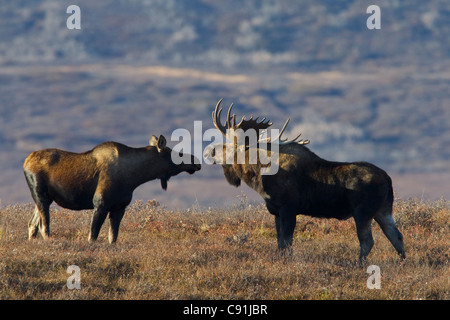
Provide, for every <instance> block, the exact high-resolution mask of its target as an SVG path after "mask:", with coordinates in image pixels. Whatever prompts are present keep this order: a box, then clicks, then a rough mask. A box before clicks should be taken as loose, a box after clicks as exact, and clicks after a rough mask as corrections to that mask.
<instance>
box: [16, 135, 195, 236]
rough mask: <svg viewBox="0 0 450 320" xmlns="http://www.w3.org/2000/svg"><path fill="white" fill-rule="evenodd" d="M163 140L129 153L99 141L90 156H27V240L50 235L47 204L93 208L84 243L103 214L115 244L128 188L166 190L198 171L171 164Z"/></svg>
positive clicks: (55, 152) (48, 153) (50, 153)
mask: <svg viewBox="0 0 450 320" xmlns="http://www.w3.org/2000/svg"><path fill="white" fill-rule="evenodd" d="M171 154H172V150H171V149H170V148H169V147H167V146H166V138H165V137H164V136H162V135H160V136H159V137H158V138H156V137H155V136H151V138H150V142H149V145H148V146H146V147H143V148H131V147H128V146H126V145H123V144H121V143H117V142H104V143H101V144H99V145H98V146H96V147H95V148H93V149H92V150H90V151H87V152H84V153H72V152H67V151H63V150H58V149H45V150H40V151H35V152H32V153H31V154H30V155H29V156H28V157H27V158H26V159H25V162H24V166H23V169H24V173H25V177H26V180H27V183H28V187H29V188H30V191H31V195H32V197H33V199H34V202H35V203H36V206H35V210H34V213H33V216H32V217H31V219H30V221H29V223H28V236H29V238H30V239H31V238H34V237H36V236H37V233H38V231H40V233H41V235H42V236H43V238H44V239H46V238H48V237H49V236H50V212H49V208H50V204H51V203H52V202H53V201H55V202H56V203H57V204H59V205H60V206H61V207H64V208H67V209H72V210H83V209H94V214H93V216H92V221H91V230H90V233H89V240H90V241H93V240H96V239H97V237H98V234H99V231H100V228H101V226H102V224H103V222H104V221H105V218H106V216H107V215H108V212H109V220H110V228H109V235H108V239H109V242H110V243H113V242H115V241H116V240H117V236H118V233H119V225H120V221H121V220H122V217H123V215H124V212H125V208H126V207H127V206H128V204H129V203H130V202H131V199H132V195H133V191H134V189H136V188H137V187H138V186H139V185H141V184H143V183H145V182H147V181H150V180H154V179H160V180H161V186H162V188H163V189H164V190H166V189H167V181H168V180H169V178H170V177H172V176H176V175H177V174H179V173H181V172H183V171H186V172H188V173H190V174H193V173H194V172H195V171H198V170H200V168H201V166H200V164H199V163H200V162H199V160H198V159H195V158H194V157H193V156H191V162H190V163H181V164H174V163H173V161H172V157H171Z"/></svg>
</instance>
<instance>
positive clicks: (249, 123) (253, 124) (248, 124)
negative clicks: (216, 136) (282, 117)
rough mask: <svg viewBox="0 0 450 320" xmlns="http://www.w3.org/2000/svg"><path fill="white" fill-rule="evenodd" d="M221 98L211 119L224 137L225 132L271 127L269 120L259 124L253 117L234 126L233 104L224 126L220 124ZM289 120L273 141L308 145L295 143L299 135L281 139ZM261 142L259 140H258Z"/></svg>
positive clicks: (303, 141)
mask: <svg viewBox="0 0 450 320" xmlns="http://www.w3.org/2000/svg"><path fill="white" fill-rule="evenodd" d="M222 100H223V98H222V99H220V100H219V101H218V102H217V104H216V108H215V109H214V111H213V113H212V119H213V122H214V126H215V127H216V129H218V130H219V131H220V132H221V133H222V134H223V135H224V136H225V137H226V136H227V130H229V129H233V130H237V129H242V130H243V131H246V130H248V129H254V130H265V129H267V128H268V127H270V126H271V125H272V122H271V121H270V120H267V121H266V122H265V120H266V118H265V117H264V118H262V119H261V121H260V122H258V119H259V117H256V118H255V119H253V115H251V116H250V119H248V120H246V119H245V116H243V117H242V119H241V121H240V122H239V123H238V124H236V115H235V114H233V115H231V109H232V108H233V103H232V104H231V105H230V107H229V108H228V113H227V119H226V121H225V125H223V124H222V123H221V122H220V114H221V113H222V110H223V109H222V108H220V103H221V102H222ZM289 120H290V119H287V121H286V123H285V124H284V126H283V128H282V129H281V131H280V133H279V135H278V136H277V137H276V138H275V139H274V140H273V141H279V144H288V143H298V144H308V143H309V140H298V141H296V140H297V139H298V138H299V137H300V136H301V133H300V134H299V135H298V136H297V137H295V138H294V139H291V140H288V139H284V140H282V139H281V135H282V134H283V132H284V130H285V129H286V127H287V125H288V123H289ZM260 141H261V140H260ZM266 142H267V143H269V142H271V138H267V139H266Z"/></svg>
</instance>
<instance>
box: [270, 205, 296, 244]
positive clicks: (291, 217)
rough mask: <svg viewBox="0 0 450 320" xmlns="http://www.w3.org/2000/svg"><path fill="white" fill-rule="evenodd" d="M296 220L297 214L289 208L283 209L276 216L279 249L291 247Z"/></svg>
mask: <svg viewBox="0 0 450 320" xmlns="http://www.w3.org/2000/svg"><path fill="white" fill-rule="evenodd" d="M296 221H297V220H296V215H295V214H294V213H292V211H290V210H288V209H281V210H280V213H279V214H278V215H276V216H275V227H276V228H277V240H278V249H279V250H281V251H285V250H286V249H290V248H291V246H292V239H293V237H294V229H295V224H296Z"/></svg>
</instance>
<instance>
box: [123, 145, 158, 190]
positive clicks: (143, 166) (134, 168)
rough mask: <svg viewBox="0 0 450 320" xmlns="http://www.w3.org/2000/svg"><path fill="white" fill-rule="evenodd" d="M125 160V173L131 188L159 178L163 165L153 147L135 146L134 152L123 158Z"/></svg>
mask: <svg viewBox="0 0 450 320" xmlns="http://www.w3.org/2000/svg"><path fill="white" fill-rule="evenodd" d="M124 160H125V161H126V164H127V165H126V168H127V169H126V170H125V172H126V173H125V172H124V173H125V174H126V175H127V176H129V177H131V179H130V180H129V181H130V184H131V185H132V187H133V188H137V187H138V186H139V185H141V184H143V183H145V182H147V181H150V180H154V179H156V178H159V175H160V174H161V172H162V171H163V168H162V167H163V166H164V165H165V164H164V163H163V162H164V161H163V160H162V159H160V157H159V155H158V151H157V150H156V148H155V147H146V148H136V149H134V152H133V153H131V154H130V155H129V156H128V157H126V158H125V159H124Z"/></svg>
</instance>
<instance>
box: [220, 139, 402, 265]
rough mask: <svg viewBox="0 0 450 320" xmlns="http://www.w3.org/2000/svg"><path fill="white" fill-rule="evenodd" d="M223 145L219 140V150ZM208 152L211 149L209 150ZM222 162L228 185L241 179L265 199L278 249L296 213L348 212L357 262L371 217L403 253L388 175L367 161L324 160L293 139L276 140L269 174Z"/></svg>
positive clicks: (286, 244)
mask: <svg viewBox="0 0 450 320" xmlns="http://www.w3.org/2000/svg"><path fill="white" fill-rule="evenodd" d="M226 146H227V144H224V145H223V148H224V150H223V152H224V153H223V154H225V153H226V151H225V148H226ZM246 152H247V154H248V152H249V150H247V151H246ZM214 156H215V153H213V154H212V155H211V157H212V158H214ZM247 159H248V156H247ZM215 160H218V161H217V162H219V163H224V162H225V159H215ZM222 167H223V171H224V175H225V178H226V179H227V181H228V182H229V183H230V184H232V185H234V186H236V187H237V186H239V185H240V183H241V180H242V181H244V182H245V183H246V184H247V185H248V186H250V187H251V188H252V189H254V190H255V191H256V192H258V193H259V194H260V195H261V196H262V198H263V199H264V200H265V202H266V206H267V209H268V211H269V212H270V213H271V214H273V215H274V216H275V223H276V229H277V238H278V247H279V248H280V249H282V250H284V249H286V248H290V246H291V245H292V238H293V233H294V228H295V224H296V215H297V214H304V215H310V216H313V217H323V218H336V219H348V218H350V217H353V218H354V220H355V223H356V230H357V234H358V239H359V241H360V248H361V250H360V261H363V260H364V259H365V258H366V257H367V255H368V254H369V252H370V250H371V248H372V246H373V238H372V232H371V223H372V219H375V220H376V221H377V222H378V224H379V225H380V226H381V228H382V229H383V231H384V233H385V235H386V236H387V237H388V239H389V240H390V242H391V243H392V245H393V246H394V247H395V249H396V250H397V252H398V253H399V254H400V255H401V257H402V258H404V257H405V251H404V246H403V236H402V234H401V233H400V231H398V229H397V227H396V225H395V223H394V220H393V219H392V203H393V190H392V181H391V178H390V177H389V176H388V174H387V173H386V172H385V171H383V170H382V169H380V168H378V167H376V166H375V165H373V164H370V163H367V162H353V163H342V162H331V161H327V160H324V159H321V158H320V157H318V156H317V155H316V154H314V153H313V152H311V151H310V150H309V149H308V148H307V147H305V146H304V145H301V144H297V143H295V142H293V143H288V144H285V145H280V147H279V170H278V172H277V173H276V174H274V175H261V174H260V172H261V171H260V170H261V164H260V163H257V164H236V163H234V164H224V165H222Z"/></svg>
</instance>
